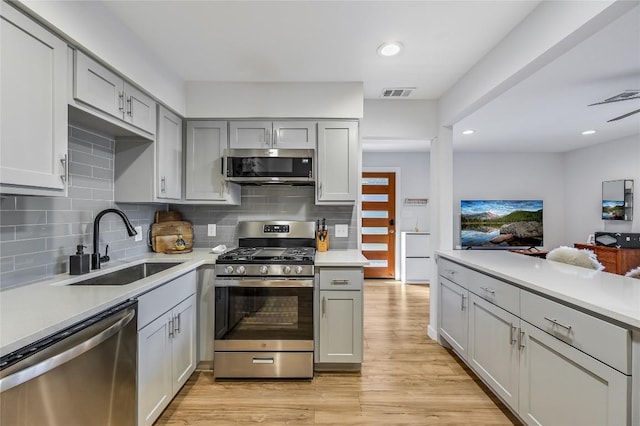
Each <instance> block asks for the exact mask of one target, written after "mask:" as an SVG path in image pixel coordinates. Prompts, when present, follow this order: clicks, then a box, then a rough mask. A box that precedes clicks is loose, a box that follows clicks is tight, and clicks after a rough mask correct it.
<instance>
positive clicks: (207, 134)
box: [185, 121, 239, 203]
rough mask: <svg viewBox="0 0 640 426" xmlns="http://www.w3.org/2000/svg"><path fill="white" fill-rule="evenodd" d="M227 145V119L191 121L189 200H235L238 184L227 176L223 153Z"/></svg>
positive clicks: (188, 144)
mask: <svg viewBox="0 0 640 426" xmlns="http://www.w3.org/2000/svg"><path fill="white" fill-rule="evenodd" d="M226 147H227V122H226V121H188V122H187V144H186V149H187V153H186V171H185V179H186V192H187V193H186V199H187V200H213V201H230V202H236V201H237V203H239V199H237V200H235V199H234V198H235V195H237V194H234V192H235V191H238V190H237V186H236V185H234V184H228V183H227V181H226V180H225V179H224V176H223V173H224V170H223V155H224V150H225V149H226Z"/></svg>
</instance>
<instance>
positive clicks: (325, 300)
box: [322, 297, 327, 316]
mask: <svg viewBox="0 0 640 426" xmlns="http://www.w3.org/2000/svg"><path fill="white" fill-rule="evenodd" d="M326 312H327V298H326V297H323V298H322V316H324V315H325V314H326Z"/></svg>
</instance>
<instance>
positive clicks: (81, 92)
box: [74, 50, 126, 120]
mask: <svg viewBox="0 0 640 426" xmlns="http://www.w3.org/2000/svg"><path fill="white" fill-rule="evenodd" d="M75 68H76V73H75V81H74V83H75V87H74V97H75V98H76V99H77V100H79V101H82V102H84V103H86V104H88V105H90V106H92V107H94V108H97V109H99V110H101V111H103V112H106V113H107V114H110V115H112V116H114V117H117V118H119V119H121V120H122V119H123V118H124V112H125V103H126V102H125V93H124V80H123V79H122V78H121V77H120V76H119V75H117V74H116V73H114V72H112V71H110V70H109V69H107V68H106V67H104V66H102V65H101V64H99V63H98V62H96V61H94V60H93V59H91V58H89V57H88V56H87V55H85V54H84V53H82V52H80V51H78V50H76V52H75Z"/></svg>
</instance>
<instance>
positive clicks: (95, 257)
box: [91, 209, 138, 269]
mask: <svg viewBox="0 0 640 426" xmlns="http://www.w3.org/2000/svg"><path fill="white" fill-rule="evenodd" d="M107 213H115V214H117V215H118V216H120V217H121V218H122V221H123V222H124V224H125V226H126V227H127V233H128V234H129V236H130V237H133V236H134V235H137V234H138V233H137V232H136V230H135V229H133V225H131V222H129V218H128V217H127V215H126V214H124V212H123V211H122V210H118V209H104V210H102V211H101V212H100V213H98V214H97V215H96V218H95V219H94V220H93V254H92V255H91V269H100V262H101V261H108V260H109V256H108V255H107V254H106V253H105V256H104V257H103V258H102V257H100V219H102V216H104V215H105V214H107ZM106 250H107V251H108V250H109V246H108V245H107V249H106Z"/></svg>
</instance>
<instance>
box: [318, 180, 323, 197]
mask: <svg viewBox="0 0 640 426" xmlns="http://www.w3.org/2000/svg"><path fill="white" fill-rule="evenodd" d="M318 196H319V197H322V182H320V183H318Z"/></svg>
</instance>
